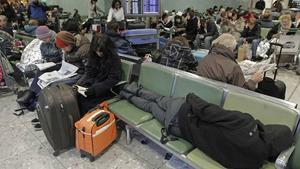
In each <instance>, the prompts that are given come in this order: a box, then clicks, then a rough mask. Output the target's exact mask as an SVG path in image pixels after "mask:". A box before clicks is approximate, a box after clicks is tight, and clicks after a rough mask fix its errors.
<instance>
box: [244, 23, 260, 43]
mask: <svg viewBox="0 0 300 169" xmlns="http://www.w3.org/2000/svg"><path fill="white" fill-rule="evenodd" d="M260 28H261V27H260V25H259V24H258V23H256V24H255V26H254V27H253V28H252V29H250V28H249V27H248V28H246V27H245V28H244V30H243V32H242V33H241V36H242V37H243V38H246V40H247V42H249V43H252V41H253V40H254V39H260V32H261V30H260Z"/></svg>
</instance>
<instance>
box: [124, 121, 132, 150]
mask: <svg viewBox="0 0 300 169" xmlns="http://www.w3.org/2000/svg"><path fill="white" fill-rule="evenodd" d="M125 129H126V144H127V145H129V144H130V143H131V127H130V126H129V125H126V126H125Z"/></svg>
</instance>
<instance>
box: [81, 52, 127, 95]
mask: <svg viewBox="0 0 300 169" xmlns="http://www.w3.org/2000/svg"><path fill="white" fill-rule="evenodd" d="M108 57H110V58H109V59H106V58H105V57H102V58H99V57H98V58H96V59H91V58H89V61H88V65H87V66H86V69H85V74H84V75H83V77H82V78H81V79H80V80H79V81H78V82H77V84H78V85H80V86H85V87H88V94H87V95H88V97H96V98H101V97H103V96H107V93H109V92H110V89H111V88H112V87H114V86H115V85H116V84H117V83H118V82H119V81H120V80H121V74H122V69H121V59H120V57H119V56H118V55H111V56H108Z"/></svg>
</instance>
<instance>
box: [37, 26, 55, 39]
mask: <svg viewBox="0 0 300 169" xmlns="http://www.w3.org/2000/svg"><path fill="white" fill-rule="evenodd" d="M51 33H52V31H51V30H50V29H49V28H48V27H47V26H39V27H37V28H36V30H35V35H36V37H37V38H38V39H40V40H42V39H45V38H48V37H50V36H51V35H52V34H51Z"/></svg>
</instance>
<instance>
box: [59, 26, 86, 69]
mask: <svg viewBox="0 0 300 169" xmlns="http://www.w3.org/2000/svg"><path fill="white" fill-rule="evenodd" d="M55 42H56V46H57V47H59V48H61V49H62V50H63V51H64V60H65V61H66V62H68V63H70V64H72V65H75V66H77V67H78V68H79V69H78V71H77V73H79V74H83V73H84V64H85V63H86V62H87V58H88V55H89V49H90V41H89V40H88V39H87V38H86V37H82V39H81V41H80V43H78V42H77V39H76V38H75V36H74V35H73V34H72V33H70V32H67V31H61V32H59V33H58V34H57V35H56V40H55ZM76 43H77V45H76Z"/></svg>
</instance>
